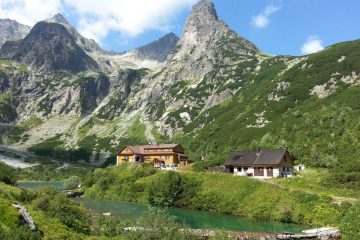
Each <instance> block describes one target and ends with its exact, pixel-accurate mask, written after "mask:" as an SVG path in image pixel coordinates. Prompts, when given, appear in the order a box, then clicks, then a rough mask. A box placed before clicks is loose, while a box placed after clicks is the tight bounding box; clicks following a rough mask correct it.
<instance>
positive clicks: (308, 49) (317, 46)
mask: <svg viewBox="0 0 360 240" xmlns="http://www.w3.org/2000/svg"><path fill="white" fill-rule="evenodd" d="M323 49H324V45H323V41H322V40H321V39H320V38H319V37H318V36H313V35H312V36H309V37H308V38H307V40H306V42H305V43H304V45H303V46H302V48H301V52H302V54H304V55H307V54H312V53H316V52H319V51H321V50H323Z"/></svg>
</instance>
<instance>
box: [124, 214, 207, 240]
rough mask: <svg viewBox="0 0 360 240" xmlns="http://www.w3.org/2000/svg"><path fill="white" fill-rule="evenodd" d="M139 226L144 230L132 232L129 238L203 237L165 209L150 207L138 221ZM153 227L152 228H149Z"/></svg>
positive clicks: (145, 239)
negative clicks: (167, 213)
mask: <svg viewBox="0 0 360 240" xmlns="http://www.w3.org/2000/svg"><path fill="white" fill-rule="evenodd" d="M136 225H137V227H138V228H140V229H144V231H137V232H133V233H130V235H131V237H130V236H129V238H128V239H139V240H158V239H162V240H185V239H189V240H190V239H192V240H196V239H202V238H200V236H197V235H196V234H194V233H192V232H190V231H186V230H184V229H187V228H188V226H186V225H184V224H180V223H178V222H176V220H175V218H173V217H170V216H168V215H166V213H165V212H164V211H161V210H159V209H155V208H150V209H149V211H147V212H146V213H145V214H144V215H143V216H141V217H140V218H139V220H138V221H137V224H136ZM148 229H151V230H148Z"/></svg>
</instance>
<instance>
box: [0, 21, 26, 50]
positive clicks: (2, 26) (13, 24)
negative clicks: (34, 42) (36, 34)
mask: <svg viewBox="0 0 360 240" xmlns="http://www.w3.org/2000/svg"><path fill="white" fill-rule="evenodd" d="M30 29H31V28H30V27H29V26H26V25H24V24H21V23H18V22H17V21H15V20H11V19H0V48H1V46H2V45H3V44H4V43H5V42H6V41H17V40H21V39H23V38H24V37H25V36H26V35H27V34H28V33H29V32H30Z"/></svg>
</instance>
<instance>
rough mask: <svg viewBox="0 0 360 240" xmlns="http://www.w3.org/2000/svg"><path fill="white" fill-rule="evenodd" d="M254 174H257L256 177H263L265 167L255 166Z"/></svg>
mask: <svg viewBox="0 0 360 240" xmlns="http://www.w3.org/2000/svg"><path fill="white" fill-rule="evenodd" d="M254 176H255V177H262V176H264V168H262V167H256V168H254Z"/></svg>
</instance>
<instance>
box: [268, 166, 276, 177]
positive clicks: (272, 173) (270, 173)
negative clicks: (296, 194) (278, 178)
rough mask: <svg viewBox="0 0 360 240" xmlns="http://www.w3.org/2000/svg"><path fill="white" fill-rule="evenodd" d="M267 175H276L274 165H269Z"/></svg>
mask: <svg viewBox="0 0 360 240" xmlns="http://www.w3.org/2000/svg"><path fill="white" fill-rule="evenodd" d="M267 176H268V177H272V176H274V172H273V168H272V167H268V168H267Z"/></svg>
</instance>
